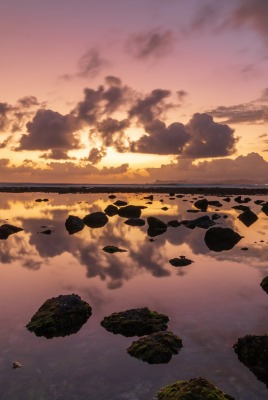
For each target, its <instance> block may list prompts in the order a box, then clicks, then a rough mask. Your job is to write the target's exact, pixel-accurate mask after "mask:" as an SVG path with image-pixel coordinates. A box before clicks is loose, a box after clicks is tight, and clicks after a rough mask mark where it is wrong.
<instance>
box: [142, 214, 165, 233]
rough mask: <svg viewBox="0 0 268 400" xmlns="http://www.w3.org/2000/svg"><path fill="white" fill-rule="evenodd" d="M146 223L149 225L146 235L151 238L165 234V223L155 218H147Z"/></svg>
mask: <svg viewBox="0 0 268 400" xmlns="http://www.w3.org/2000/svg"><path fill="white" fill-rule="evenodd" d="M147 222H148V225H149V227H148V230H147V234H148V236H151V237H154V236H158V235H162V233H165V232H166V230H167V227H168V226H167V224H166V223H165V222H163V221H161V220H160V219H158V218H155V217H148V218H147Z"/></svg>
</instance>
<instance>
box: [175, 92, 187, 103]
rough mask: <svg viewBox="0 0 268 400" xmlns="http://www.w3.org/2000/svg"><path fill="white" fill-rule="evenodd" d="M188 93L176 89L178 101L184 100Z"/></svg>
mask: <svg viewBox="0 0 268 400" xmlns="http://www.w3.org/2000/svg"><path fill="white" fill-rule="evenodd" d="M187 95H188V93H187V92H186V91H185V90H178V91H177V96H178V98H179V101H184V100H185V97H186V96H187Z"/></svg>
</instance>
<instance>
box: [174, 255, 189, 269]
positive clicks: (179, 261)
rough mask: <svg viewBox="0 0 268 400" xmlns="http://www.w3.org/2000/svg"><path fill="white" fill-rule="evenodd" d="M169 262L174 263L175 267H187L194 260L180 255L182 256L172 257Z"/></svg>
mask: <svg viewBox="0 0 268 400" xmlns="http://www.w3.org/2000/svg"><path fill="white" fill-rule="evenodd" d="M169 263H170V264H171V265H173V267H186V266H187V265H190V264H192V263H193V261H192V260H189V259H188V258H185V257H184V256H180V258H172V259H171V260H169Z"/></svg>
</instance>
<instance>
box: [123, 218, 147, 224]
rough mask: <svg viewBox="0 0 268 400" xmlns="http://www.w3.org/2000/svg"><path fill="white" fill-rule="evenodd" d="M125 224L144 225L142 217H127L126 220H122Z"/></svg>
mask: <svg viewBox="0 0 268 400" xmlns="http://www.w3.org/2000/svg"><path fill="white" fill-rule="evenodd" d="M124 223H125V224H127V225H130V226H144V225H145V221H144V219H142V218H129V219H127V220H126V221H124Z"/></svg>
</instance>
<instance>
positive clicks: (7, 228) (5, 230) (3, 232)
mask: <svg viewBox="0 0 268 400" xmlns="http://www.w3.org/2000/svg"><path fill="white" fill-rule="evenodd" d="M21 231H23V229H22V228H19V227H17V226H14V225H10V224H4V225H1V226H0V240H1V239H4V240H5V239H7V238H8V237H9V236H10V235H12V234H13V233H17V232H21Z"/></svg>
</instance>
